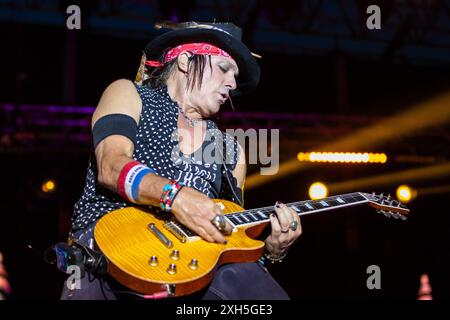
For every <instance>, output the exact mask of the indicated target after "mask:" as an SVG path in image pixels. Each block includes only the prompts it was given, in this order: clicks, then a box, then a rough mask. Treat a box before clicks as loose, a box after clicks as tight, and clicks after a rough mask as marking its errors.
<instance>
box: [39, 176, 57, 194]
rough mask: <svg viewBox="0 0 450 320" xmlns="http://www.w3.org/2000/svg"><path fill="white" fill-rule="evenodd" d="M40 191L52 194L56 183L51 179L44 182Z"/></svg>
mask: <svg viewBox="0 0 450 320" xmlns="http://www.w3.org/2000/svg"><path fill="white" fill-rule="evenodd" d="M41 189H42V191H43V192H45V193H47V192H54V191H55V190H56V182H55V180H53V179H48V180H46V181H44V183H43V184H42V187H41Z"/></svg>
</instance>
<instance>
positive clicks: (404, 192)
mask: <svg viewBox="0 0 450 320" xmlns="http://www.w3.org/2000/svg"><path fill="white" fill-rule="evenodd" d="M308 193H309V197H310V198H311V199H312V200H318V199H323V198H326V197H328V187H327V186H326V184H324V183H322V182H314V183H313V184H311V186H310V187H309V191H308ZM396 195H397V199H398V200H399V201H401V202H403V203H407V202H410V201H411V200H413V199H414V198H416V197H417V190H415V189H413V188H411V187H410V186H408V185H405V184H403V185H400V186H398V187H397V190H396Z"/></svg>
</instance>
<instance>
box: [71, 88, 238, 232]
mask: <svg viewBox="0 0 450 320" xmlns="http://www.w3.org/2000/svg"><path fill="white" fill-rule="evenodd" d="M135 86H136V90H137V91H138V93H139V96H140V98H141V100H142V111H141V115H140V119H139V124H138V129H137V134H136V139H135V141H134V152H133V159H135V160H137V161H139V162H141V163H143V164H145V165H146V166H148V167H149V168H151V169H153V170H155V171H156V173H157V174H158V175H160V176H162V177H165V178H168V179H172V180H176V181H178V182H180V183H182V184H184V185H186V186H188V187H192V188H195V189H196V190H198V191H200V192H202V193H204V194H205V195H207V196H208V197H209V198H222V199H227V200H230V201H234V202H236V203H238V204H241V203H242V191H241V190H240V189H239V188H237V182H236V178H234V177H233V175H232V174H231V171H232V170H234V168H235V166H236V163H237V161H238V154H239V149H238V144H237V141H236V140H235V139H234V138H233V137H231V136H230V135H228V134H226V133H223V132H221V131H220V130H219V129H218V127H217V125H216V123H215V122H214V121H212V120H205V121H206V125H207V130H206V134H205V139H204V142H203V144H202V146H201V147H200V148H198V149H197V150H196V151H194V152H193V153H192V154H189V155H186V154H183V153H182V152H181V150H180V148H179V144H178V133H177V120H178V104H177V102H174V101H172V99H171V98H170V96H169V93H168V91H167V87H166V86H163V87H160V88H157V89H151V88H149V87H147V86H140V85H135ZM223 158H224V159H225V161H223V160H222V159H223ZM97 176H98V167H97V163H96V159H95V155H94V153H93V152H92V153H91V156H90V160H89V165H88V169H87V175H86V180H85V187H84V190H83V193H82V196H81V198H80V199H79V200H78V201H77V202H76V204H75V208H74V209H75V210H74V214H73V216H72V231H76V230H79V229H83V228H85V227H87V226H88V225H89V224H91V223H93V222H95V221H96V220H98V219H100V218H101V217H102V216H103V215H105V214H106V213H108V212H110V211H112V210H116V209H120V208H124V207H126V206H136V204H134V203H130V202H127V201H126V200H125V199H123V198H122V197H120V196H119V195H118V194H116V193H115V192H113V191H111V190H109V189H106V188H105V187H103V186H102V185H100V184H99V182H98V180H97Z"/></svg>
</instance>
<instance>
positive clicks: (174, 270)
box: [166, 263, 177, 274]
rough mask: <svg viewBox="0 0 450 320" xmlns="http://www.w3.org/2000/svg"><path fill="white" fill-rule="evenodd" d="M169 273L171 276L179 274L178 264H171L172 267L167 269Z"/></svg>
mask: <svg viewBox="0 0 450 320" xmlns="http://www.w3.org/2000/svg"><path fill="white" fill-rule="evenodd" d="M166 271H167V273H169V274H175V273H177V265H176V264H174V263H171V264H170V265H169V267H168V268H167V270H166Z"/></svg>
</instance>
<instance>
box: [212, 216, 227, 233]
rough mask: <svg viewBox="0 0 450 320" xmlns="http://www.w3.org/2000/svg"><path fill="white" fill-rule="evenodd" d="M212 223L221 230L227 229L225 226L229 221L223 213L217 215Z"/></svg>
mask: <svg viewBox="0 0 450 320" xmlns="http://www.w3.org/2000/svg"><path fill="white" fill-rule="evenodd" d="M211 223H212V224H213V225H214V226H215V227H216V228H217V230H219V231H223V230H225V227H226V226H227V222H226V221H225V217H224V216H223V215H221V214H218V215H216V216H215V217H214V218H213V219H212V220H211Z"/></svg>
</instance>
